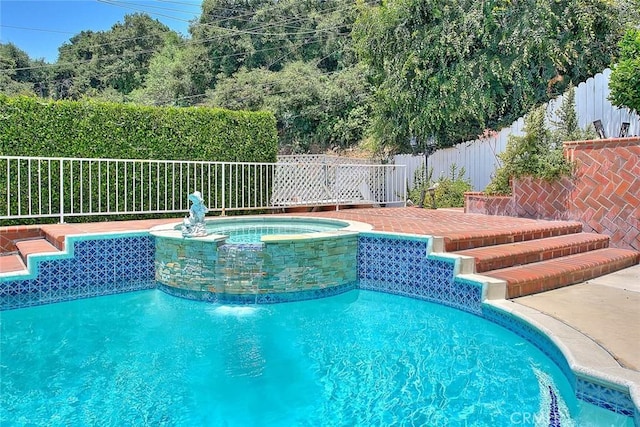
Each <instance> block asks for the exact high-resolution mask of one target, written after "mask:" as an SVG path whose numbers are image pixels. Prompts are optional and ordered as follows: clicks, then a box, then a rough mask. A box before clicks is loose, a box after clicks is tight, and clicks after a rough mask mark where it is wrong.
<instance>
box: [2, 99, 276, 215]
mask: <svg viewBox="0 0 640 427" xmlns="http://www.w3.org/2000/svg"><path fill="white" fill-rule="evenodd" d="M277 144H278V138H277V131H276V121H275V118H274V116H273V114H271V113H265V112H244V111H229V110H224V109H218V108H196V107H192V108H175V107H139V106H132V105H124V104H111V103H99V102H75V101H49V102H47V101H42V100H38V99H36V98H26V97H16V98H8V97H6V96H0V153H1V154H2V155H10V156H29V157H70V158H90V159H154V160H188V161H198V160H200V161H219V162H264V163H273V162H275V161H276V154H277ZM20 165H21V166H20V167H21V170H22V171H23V172H22V173H21V174H19V175H18V176H16V177H14V179H20V182H19V185H18V186H12V189H11V191H12V193H11V194H7V191H5V192H2V193H0V206H4V207H7V209H8V207H9V206H11V210H12V211H11V212H3V211H0V215H9V214H10V215H16V214H17V212H18V209H21V210H20V212H29V205H28V204H29V201H30V199H31V197H32V194H30V192H29V191H30V187H29V185H28V183H27V179H28V178H29V177H28V176H27V172H25V171H27V161H21V162H20ZM70 167H71V166H70V165H69V163H65V166H63V169H64V170H65V173H66V174H68V176H71V174H72V173H73V172H72V171H71V169H70ZM151 168H152V166H149V168H148V169H147V168H146V167H145V168H144V169H143V168H140V167H138V168H137V169H136V168H135V167H134V166H133V165H128V166H121V167H120V169H118V170H114V169H113V168H112V169H106V168H104V167H102V168H101V166H100V164H99V162H93V163H92V164H91V165H90V166H87V165H85V169H84V174H85V175H84V176H85V177H88V176H89V175H92V176H93V180H94V182H93V187H92V186H91V185H90V184H89V183H88V178H84V179H83V182H78V183H76V184H75V186H74V187H71V186H72V183H71V182H70V180H68V179H65V181H64V184H60V183H58V182H57V181H53V182H51V183H49V182H48V179H49V178H48V177H49V175H48V174H45V175H44V178H42V177H40V176H39V175H38V174H39V172H38V171H37V170H34V171H32V172H31V174H32V175H33V176H32V177H31V178H32V182H40V181H42V180H43V179H44V180H45V181H46V182H41V184H42V188H43V189H46V191H49V190H48V188H51V190H50V191H49V193H50V194H49V193H47V194H45V197H44V198H43V200H44V201H43V202H42V203H45V205H46V206H45V211H46V210H47V209H52V212H56V210H55V209H58V207H59V206H60V203H61V202H63V203H64V205H65V206H64V208H65V212H69V211H73V212H93V210H92V209H96V207H95V206H92V203H94V202H93V199H94V197H93V195H94V194H95V193H96V192H97V193H100V192H102V194H103V198H106V199H108V206H126V203H127V201H125V200H116V198H118V197H119V198H122V197H123V196H116V195H115V194H113V193H112V192H110V191H109V188H108V187H107V185H108V184H107V183H109V182H111V183H114V182H118V181H120V182H124V181H125V179H126V177H127V176H128V177H129V179H130V180H133V181H132V182H152V181H155V179H156V177H162V176H164V172H165V171H166V170H165V169H168V167H166V166H159V167H158V169H153V171H154V173H151V172H150V171H151V170H152V169H151ZM162 168H165V169H162ZM226 169H227V170H226V177H227V178H228V179H233V180H234V182H236V183H238V182H239V183H242V185H244V186H245V188H247V190H246V191H244V192H238V193H241V194H237V193H236V192H233V193H232V192H230V191H227V193H226V194H227V200H226V201H227V203H228V204H233V203H234V201H235V199H234V198H238V199H239V200H242V201H246V202H249V201H250V200H252V198H256V197H262V200H268V197H269V194H270V191H271V188H270V185H271V181H270V180H268V179H266V177H258V176H254V175H255V174H249V172H244V173H245V175H243V176H237V177H236V176H235V175H233V174H236V175H237V174H238V173H239V171H238V169H237V168H235V169H233V168H229V167H227V168H226ZM168 173H170V172H168ZM6 174H7V171H6V169H4V168H2V169H0V182H7V181H6V179H7V177H6ZM75 174H76V176H77V174H78V171H77V170H76V171H75ZM200 174H201V175H203V174H206V176H204V175H203V177H202V179H203V182H214V183H215V185H217V188H216V189H215V197H216V198H218V199H221V197H222V185H223V180H222V175H221V169H218V170H217V171H214V170H206V169H204V168H202V169H201V172H200ZM249 175H251V176H249ZM54 176H55V171H54ZM189 176H190V175H189V173H188V172H187V173H185V174H184V175H183V174H179V180H180V182H176V183H175V186H176V188H181V189H182V188H184V189H188V188H191V186H192V185H193V182H190V181H189V179H190V178H189ZM96 177H99V178H98V179H96ZM261 178H262V180H260V179H261ZM252 180H258V181H259V182H264V183H265V185H263V186H261V187H260V194H256V192H255V191H249V189H250V188H251V186H250V183H252V182H254V181H252ZM84 181H87V182H84ZM96 181H97V182H99V183H100V184H99V185H96ZM61 185H64V187H62V188H60V186H61ZM156 185H157V186H158V187H159V188H160V190H161V191H162V192H165V193H166V194H171V193H172V192H173V188H165V187H166V185H165V184H164V181H163V179H162V178H160V182H157V183H156ZM15 188H19V190H18V191H16V190H15ZM140 188H141V187H140ZM62 191H64V193H65V195H66V197H65V200H64V201H61V200H60V193H61V192H62ZM185 191H186V190H185ZM14 193H15V194H14ZM18 193H19V194H18ZM105 195H106V196H105ZM7 197H9V198H10V199H9V201H10V202H11V203H10V204H8V203H7ZM212 197H213V196H212ZM134 200H135V199H134ZM18 201H20V207H18V206H17V203H18ZM218 202H220V200H218ZM131 204H132V202H131V201H129V206H130V205H131ZM136 205H137V206H136V209H135V210H137V211H142V210H149V211H154V210H164V209H167V210H169V209H175V208H171V206H172V205H171V200H169V201H166V202H165V201H160V202H157V203H155V204H154V205H153V206H152V203H151V202H149V201H147V198H145V197H142V196H140V197H138V201H137V203H136ZM156 205H157V206H156ZM173 215H174V216H175V214H173ZM153 216H157V215H153ZM137 217H140V216H139V215H137ZM105 218H108V219H114V220H115V219H128V218H129V217H126V216H105ZM77 219H78V220H87V218H83V217H79V218H77ZM92 220H96V219H95V218H93V219H92Z"/></svg>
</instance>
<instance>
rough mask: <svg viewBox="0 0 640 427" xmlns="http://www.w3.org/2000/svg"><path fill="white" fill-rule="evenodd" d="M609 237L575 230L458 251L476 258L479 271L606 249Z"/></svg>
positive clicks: (477, 271) (460, 253)
mask: <svg viewBox="0 0 640 427" xmlns="http://www.w3.org/2000/svg"><path fill="white" fill-rule="evenodd" d="M608 246H609V237H608V236H605V235H601V234H596V233H572V234H565V235H560V236H555V237H547V238H542V239H535V240H526V241H523V242H518V243H511V244H503V245H496V246H485V247H481V248H474V249H467V250H463V251H459V252H456V254H458V255H466V256H471V257H474V258H475V259H476V273H483V272H486V271H491V270H497V269H502V268H508V267H513V266H517V265H524V264H530V263H534V262H540V261H544V260H547V259H552V258H558V257H563V256H568V255H574V254H577V253H582V252H587V251H592V250H596V249H604V248H607V247H608Z"/></svg>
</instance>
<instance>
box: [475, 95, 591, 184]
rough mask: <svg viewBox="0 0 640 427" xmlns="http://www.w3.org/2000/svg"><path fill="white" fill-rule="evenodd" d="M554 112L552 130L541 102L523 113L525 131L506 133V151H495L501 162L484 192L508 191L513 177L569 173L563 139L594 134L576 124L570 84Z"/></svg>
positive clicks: (549, 177)
mask: <svg viewBox="0 0 640 427" xmlns="http://www.w3.org/2000/svg"><path fill="white" fill-rule="evenodd" d="M556 114H557V116H558V121H557V122H554V123H553V125H554V127H555V128H554V130H550V129H548V128H547V126H546V124H545V116H546V108H545V106H544V105H541V106H538V107H536V108H534V109H533V110H532V111H531V112H530V113H529V114H528V115H527V116H526V118H525V126H524V131H525V135H524V136H510V137H509V140H508V142H507V147H506V149H505V151H504V152H502V153H500V154H499V155H498V157H499V158H500V160H501V161H502V166H501V167H499V168H498V169H497V170H496V171H495V173H494V175H493V177H492V179H491V182H490V183H489V185H488V186H487V187H486V188H485V190H484V191H485V193H487V194H493V195H497V194H504V195H507V194H511V185H510V180H511V179H512V178H520V177H524V176H532V177H536V178H542V179H544V180H546V181H555V180H557V179H559V178H560V177H562V176H566V175H570V174H571V171H572V165H571V163H570V162H569V161H568V160H567V159H566V158H565V157H564V153H563V148H562V143H563V142H564V141H572V140H583V139H592V138H594V136H595V134H594V132H593V130H592V129H587V130H583V129H580V128H579V127H578V120H577V115H576V112H575V88H574V87H573V86H570V88H569V90H568V91H567V93H566V94H565V97H564V98H563V100H562V104H561V105H560V108H559V109H558V111H557V112H556Z"/></svg>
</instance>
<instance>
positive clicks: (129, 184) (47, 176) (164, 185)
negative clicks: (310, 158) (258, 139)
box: [0, 156, 406, 222]
mask: <svg viewBox="0 0 640 427" xmlns="http://www.w3.org/2000/svg"><path fill="white" fill-rule="evenodd" d="M405 170H406V168H405V167H404V166H394V165H360V164H358V165H349V164H335V165H327V164H314V163H304V164H299V163H235V162H187V161H164V160H120V159H74V158H53V157H51V158H49V157H18V156H0V221H1V220H9V219H20V218H46V217H57V218H59V220H60V222H64V220H65V218H67V217H73V216H105V215H129V214H155V213H158V214H163V213H178V212H182V213H184V212H186V211H188V210H189V200H188V197H187V196H188V195H189V194H190V193H192V192H193V191H196V190H198V191H200V192H201V193H202V195H203V197H204V199H205V202H204V203H205V205H206V206H207V207H208V208H209V210H210V211H212V212H220V213H221V214H223V215H224V214H225V212H227V211H239V210H262V209H279V208H285V207H289V206H315V205H336V208H338V207H339V206H340V205H345V204H349V205H353V204H376V205H401V204H404V203H405V200H406V183H405V180H406V174H405ZM308 174H309V175H308ZM396 188H400V189H401V191H400V192H398V191H396V190H395V189H396Z"/></svg>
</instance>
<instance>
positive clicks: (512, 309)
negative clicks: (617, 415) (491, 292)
mask: <svg viewBox="0 0 640 427" xmlns="http://www.w3.org/2000/svg"><path fill="white" fill-rule="evenodd" d="M483 304H486V305H489V306H492V307H495V308H497V309H499V310H502V311H504V312H506V313H508V314H511V315H512V316H515V317H517V318H518V319H521V320H522V321H524V322H526V323H528V324H529V325H531V326H533V327H535V328H538V329H539V330H540V331H541V332H542V333H544V334H545V335H546V336H547V337H548V338H549V339H550V340H551V341H552V342H553V343H554V344H555V345H556V346H557V347H558V349H559V350H560V351H561V352H562V354H563V356H564V357H565V359H566V360H567V363H568V364H569V367H570V368H571V370H572V371H573V372H574V374H575V375H576V376H577V377H578V378H580V379H585V380H587V381H589V382H591V383H595V384H599V385H601V386H604V387H607V388H612V389H616V390H618V391H622V392H626V393H629V396H630V397H631V400H632V402H633V404H634V405H635V408H636V411H637V409H638V408H640V372H638V371H635V370H632V369H628V368H624V367H622V366H621V365H620V364H619V363H618V361H616V360H615V359H614V357H613V356H612V355H611V354H610V353H609V352H608V351H607V350H606V349H605V348H604V347H603V346H601V345H600V344H598V343H597V342H595V341H594V340H593V339H591V338H590V337H589V336H587V335H585V334H584V333H582V332H581V331H579V330H577V329H576V328H574V327H573V326H571V325H569V324H567V323H565V322H562V321H560V320H558V319H556V318H554V317H552V316H550V315H548V314H545V313H542V312H540V311H538V310H536V309H534V308H531V307H527V306H525V305H522V304H518V303H517V302H514V301H510V300H506V299H501V300H498V299H495V300H485V301H484V302H483Z"/></svg>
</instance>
